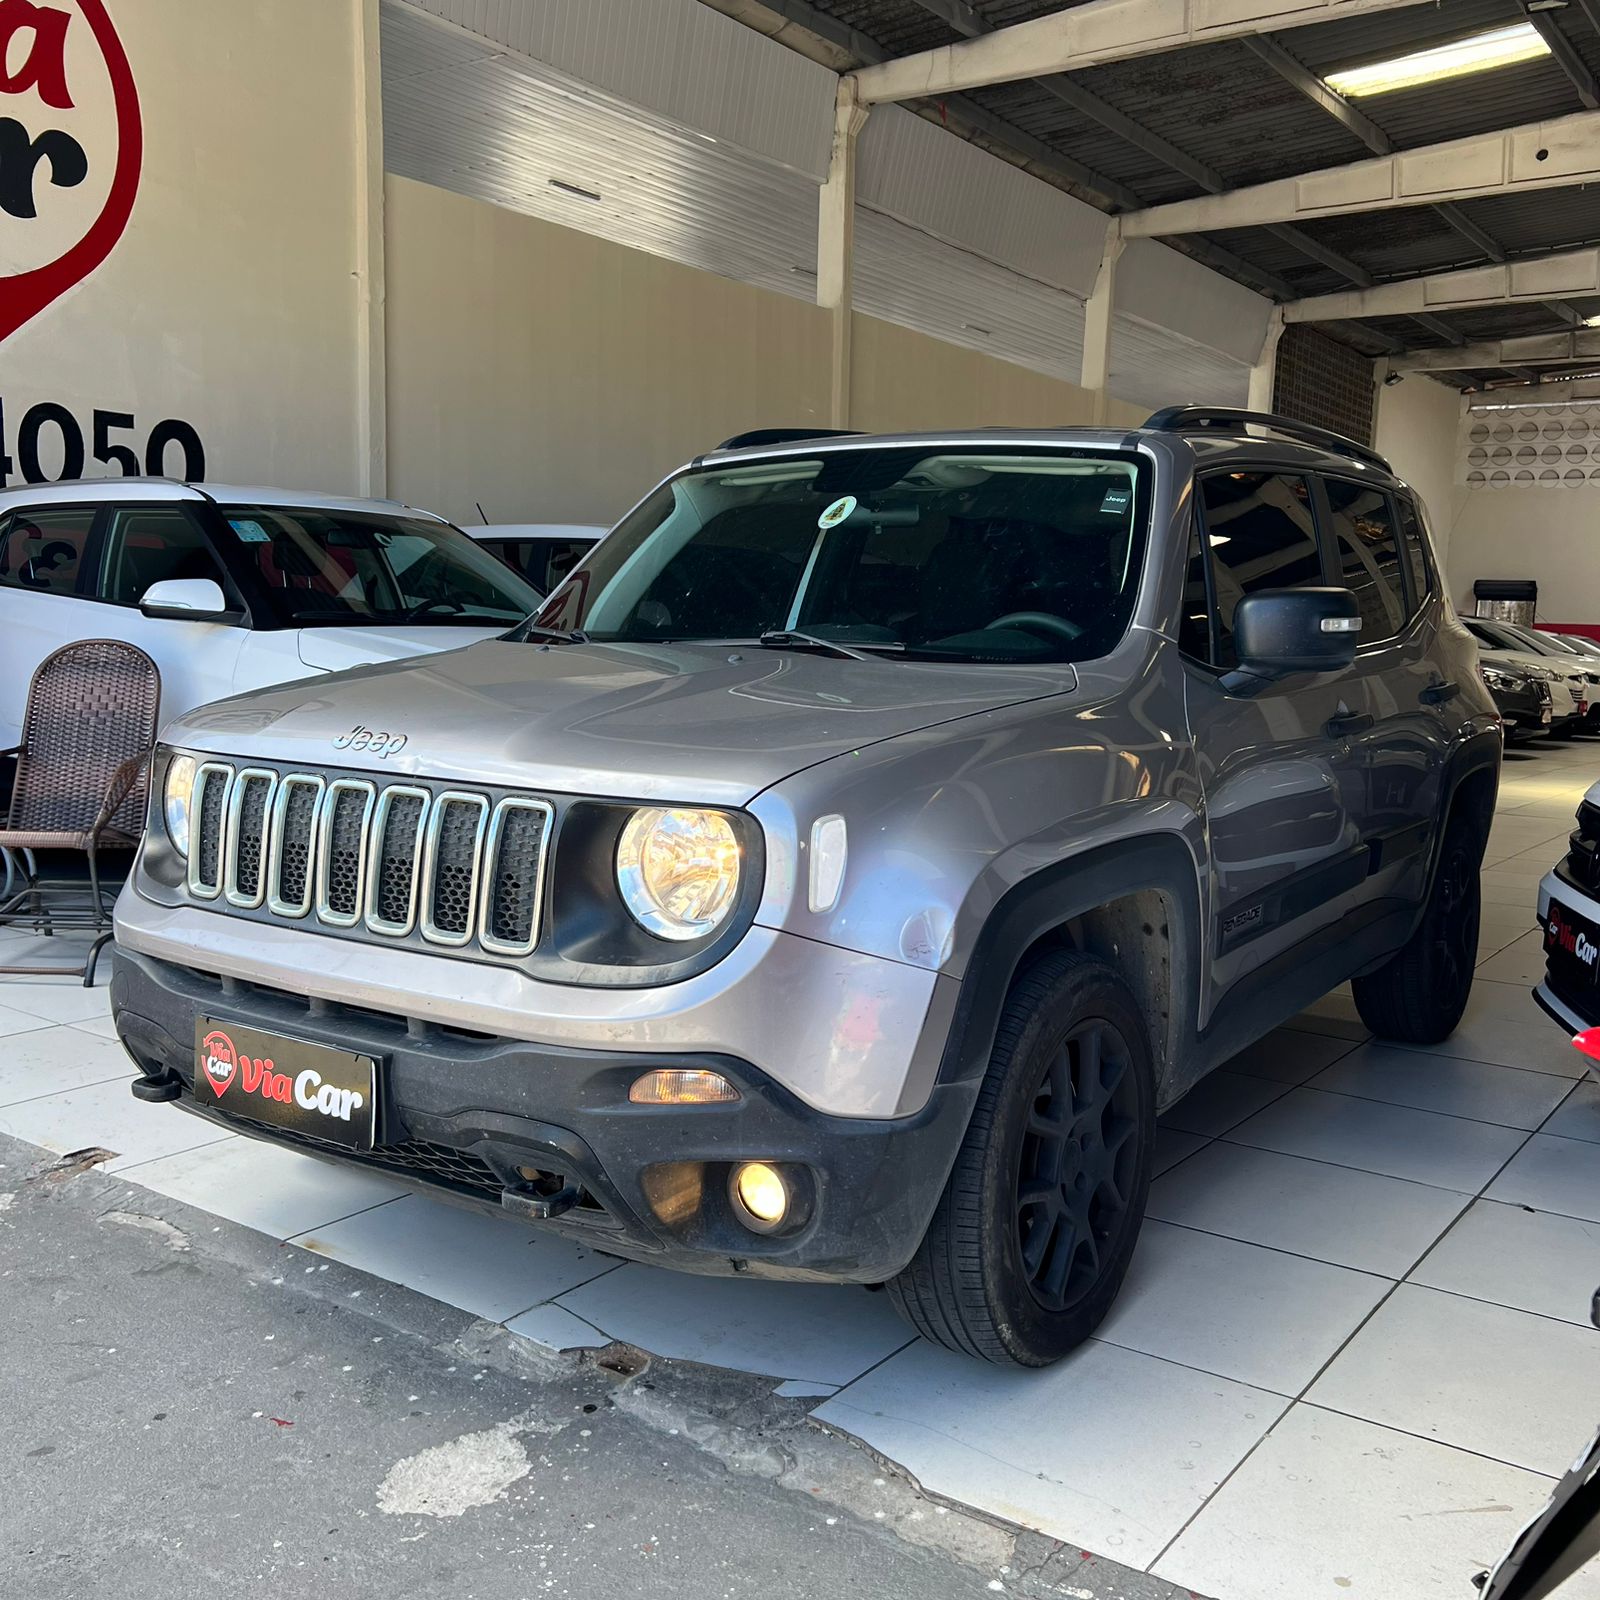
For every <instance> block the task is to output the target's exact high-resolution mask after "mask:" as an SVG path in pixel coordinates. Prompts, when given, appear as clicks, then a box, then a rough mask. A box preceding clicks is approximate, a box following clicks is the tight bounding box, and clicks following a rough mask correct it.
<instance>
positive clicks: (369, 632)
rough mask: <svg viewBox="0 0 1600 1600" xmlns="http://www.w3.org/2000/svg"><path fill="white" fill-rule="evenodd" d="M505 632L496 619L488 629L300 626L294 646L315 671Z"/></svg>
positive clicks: (393, 657)
mask: <svg viewBox="0 0 1600 1600" xmlns="http://www.w3.org/2000/svg"><path fill="white" fill-rule="evenodd" d="M505 631H506V630H505V625H504V624H502V623H498V622H497V623H495V624H494V626H493V627H488V628H450V627H443V626H441V625H439V624H437V623H435V624H428V625H425V626H423V627H420V628H393V627H390V628H384V627H376V626H374V627H366V628H360V627H356V628H302V629H301V630H300V636H299V638H298V639H297V641H296V648H297V650H298V651H299V655H300V659H301V660H302V661H303V662H305V664H306V665H307V666H308V667H314V668H316V670H317V671H318V672H343V671H344V670H345V668H347V667H364V666H367V665H368V664H369V663H371V662H374V661H401V660H403V659H404V658H405V657H407V656H426V655H433V654H434V653H435V652H436V651H439V650H461V649H464V648H465V647H466V646H467V645H469V644H479V643H481V642H482V641H483V640H485V639H492V638H494V636H495V635H496V634H499V633H504V632H505Z"/></svg>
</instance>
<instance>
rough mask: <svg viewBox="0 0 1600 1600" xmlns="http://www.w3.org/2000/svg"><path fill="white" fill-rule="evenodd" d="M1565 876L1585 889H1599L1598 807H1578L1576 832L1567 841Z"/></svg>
mask: <svg viewBox="0 0 1600 1600" xmlns="http://www.w3.org/2000/svg"><path fill="white" fill-rule="evenodd" d="M1567 844H1568V851H1567V860H1566V867H1567V876H1568V877H1569V878H1571V879H1572V881H1573V882H1574V883H1577V884H1580V885H1581V886H1582V887H1583V888H1585V889H1596V888H1600V806H1595V805H1591V804H1590V803H1589V802H1588V801H1587V800H1585V801H1584V802H1583V804H1582V805H1580V806H1579V807H1578V826H1577V830H1576V831H1575V832H1574V833H1573V834H1572V836H1571V837H1570V838H1569V839H1568V840H1567Z"/></svg>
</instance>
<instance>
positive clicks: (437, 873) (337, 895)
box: [188, 761, 555, 959]
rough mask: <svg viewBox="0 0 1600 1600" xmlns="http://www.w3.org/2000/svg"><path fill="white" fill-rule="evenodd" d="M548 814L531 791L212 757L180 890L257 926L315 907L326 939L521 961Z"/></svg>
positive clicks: (535, 917) (202, 777)
mask: <svg viewBox="0 0 1600 1600" xmlns="http://www.w3.org/2000/svg"><path fill="white" fill-rule="evenodd" d="M554 819H555V809H554V807H553V806H552V805H551V803H550V802H549V801H548V800H542V799H538V798H535V797H534V796H532V795H517V794H511V795H508V794H506V793H505V792H504V791H500V793H499V795H498V796H497V797H491V796H490V795H487V794H481V793H475V792H473V791H472V790H464V789H453V788H444V787H442V786H441V787H435V786H434V785H431V784H428V783H425V782H415V781H413V782H411V783H395V784H384V783H382V782H380V781H376V780H374V779H369V778H366V777H361V776H357V775H354V774H350V775H346V776H338V775H335V774H332V773H318V772H314V771H313V772H304V771H293V770H290V771H284V772H280V771H277V770H274V769H272V768H270V767H241V768H239V769H238V770H237V771H236V770H235V768H234V767H233V765H232V764H231V763H228V762H224V761H208V762H206V763H205V764H204V765H202V766H201V767H200V768H199V769H198V770H197V772H196V774H195V787H194V797H193V801H192V822H191V830H192V833H193V844H192V846H191V852H190V862H189V868H188V887H189V892H190V894H191V896H192V897H193V898H194V899H195V900H197V901H211V900H225V901H226V905H227V908H228V909H229V910H232V911H237V912H240V913H244V914H247V915H249V914H255V915H257V916H258V917H260V918H268V919H280V918H281V919H286V920H291V919H292V920H299V919H302V918H307V917H310V916H311V915H312V913H313V912H315V921H316V923H317V924H318V926H319V927H320V928H322V929H323V930H325V931H327V932H329V933H343V934H348V935H353V936H355V937H357V938H364V939H369V940H380V941H385V942H387V941H394V942H401V941H405V942H409V943H411V944H412V945H413V946H414V947H415V946H416V945H418V944H419V943H421V942H423V941H425V942H426V943H427V944H429V945H433V946H443V947H445V948H447V949H453V950H467V949H469V948H470V949H473V950H477V951H481V952H483V953H485V954H487V955H490V956H495V957H500V958H502V959H516V958H520V957H523V956H527V955H530V954H531V953H532V952H533V951H534V950H535V949H536V948H537V946H538V943H539V937H540V932H541V915H542V907H543V898H544V875H545V870H546V867H547V865H548V860H547V858H548V855H549V850H550V836H551V832H552V830H553V827H554ZM219 909H220V908H219Z"/></svg>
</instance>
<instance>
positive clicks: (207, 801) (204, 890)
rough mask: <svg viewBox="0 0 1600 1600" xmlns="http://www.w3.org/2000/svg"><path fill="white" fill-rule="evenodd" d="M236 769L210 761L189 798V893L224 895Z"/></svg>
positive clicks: (210, 897)
mask: <svg viewBox="0 0 1600 1600" xmlns="http://www.w3.org/2000/svg"><path fill="white" fill-rule="evenodd" d="M232 781H233V768H232V767H230V766H229V765H228V764H227V763H226V762H222V761H208V762H206V763H205V765H204V766H202V767H201V768H200V769H199V770H198V771H197V772H196V773H195V775H194V791H193V793H192V794H191V796H190V799H189V818H190V821H189V834H190V838H189V893H190V894H192V895H196V896H198V897H199V898H200V899H201V900H215V899H216V898H217V896H218V895H219V894H221V893H222V859H223V854H224V845H225V843H226V829H227V820H228V789H229V786H230V785H231V783H232Z"/></svg>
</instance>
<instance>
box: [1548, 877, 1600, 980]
mask: <svg viewBox="0 0 1600 1600" xmlns="http://www.w3.org/2000/svg"><path fill="white" fill-rule="evenodd" d="M1544 952H1545V957H1546V959H1547V960H1548V961H1549V963H1550V967H1551V972H1552V975H1553V976H1555V977H1557V978H1567V979H1569V981H1570V982H1571V983H1572V984H1573V985H1576V986H1580V987H1584V988H1589V989H1596V988H1600V926H1597V925H1596V924H1595V923H1594V922H1593V921H1591V920H1590V919H1589V918H1588V917H1585V916H1582V915H1580V914H1579V913H1578V912H1576V911H1574V910H1573V909H1572V908H1571V907H1570V906H1567V905H1565V904H1563V903H1562V902H1561V901H1560V900H1558V899H1557V898H1556V897H1555V896H1554V895H1552V896H1551V897H1550V908H1549V911H1548V913H1547V914H1546V917H1545V924H1544Z"/></svg>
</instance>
